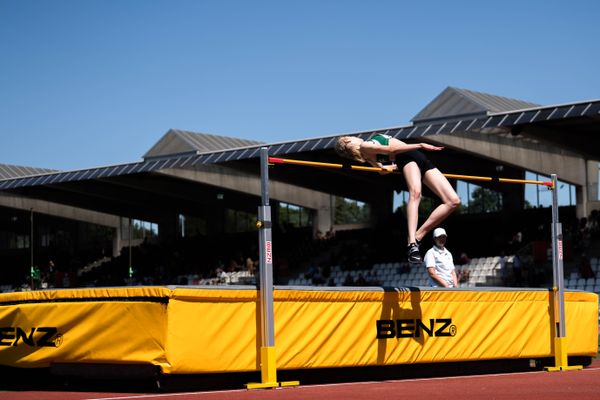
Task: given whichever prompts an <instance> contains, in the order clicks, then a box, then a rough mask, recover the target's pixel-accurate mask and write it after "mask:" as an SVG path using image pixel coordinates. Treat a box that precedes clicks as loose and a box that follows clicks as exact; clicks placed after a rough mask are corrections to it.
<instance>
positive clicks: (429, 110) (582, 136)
mask: <svg viewBox="0 0 600 400" xmlns="http://www.w3.org/2000/svg"><path fill="white" fill-rule="evenodd" d="M507 108H510V109H507ZM499 110H500V111H499ZM442 114H445V116H443V115H442ZM375 133H385V134H388V135H391V136H393V137H396V138H398V139H401V140H404V141H407V142H412V141H416V140H418V141H422V140H424V138H425V140H427V138H428V137H429V138H432V139H434V138H435V136H436V135H442V134H443V135H455V134H468V135H487V134H499V135H507V136H511V137H513V138H524V139H531V140H539V141H543V142H546V143H550V144H552V145H555V146H557V148H568V149H570V150H574V151H576V152H577V153H579V154H581V155H582V157H587V158H589V159H596V160H598V159H600V100H590V101H581V102H574V103H568V104H560V105H552V106H536V105H533V104H532V103H527V102H522V101H519V100H511V99H506V98H504V97H498V96H492V95H487V94H484V93H477V92H472V91H468V90H464V89H457V88H447V89H445V90H444V91H443V92H442V93H441V94H440V95H439V96H437V97H436V98H435V99H434V100H433V101H432V102H431V103H430V104H428V105H427V106H426V107H425V108H424V109H423V110H422V111H421V112H419V113H418V114H417V115H416V116H415V118H413V122H412V123H411V124H409V125H405V126H399V127H393V128H385V129H377V130H370V131H362V132H353V133H348V134H349V135H358V136H361V137H363V138H368V137H370V136H371V135H373V134H375ZM338 136H339V135H329V136H323V137H316V138H310V139H303V140H295V141H287V142H280V143H271V144H263V143H261V142H258V141H249V140H243V139H236V138H230V137H224V136H217V135H208V134H200V133H193V132H187V131H180V130H170V131H168V132H167V133H166V134H165V135H164V136H163V137H162V138H161V139H160V140H159V141H158V142H157V143H156V145H154V146H153V147H152V148H151V149H150V150H149V151H148V152H147V153H146V154H145V155H144V159H143V160H142V161H138V162H132V163H127V164H120V165H112V166H105V167H100V168H90V169H82V170H76V171H60V172H49V171H43V172H42V173H41V174H38V175H33V176H24V177H15V176H7V177H4V179H2V180H0V190H10V191H15V192H17V193H19V194H21V195H25V196H31V197H36V198H42V199H48V200H51V201H58V202H60V201H63V202H65V203H67V204H71V205H78V206H83V207H90V205H94V204H95V203H102V204H100V205H102V206H104V205H106V204H108V203H109V202H107V200H110V201H111V202H114V203H115V204H117V203H118V204H119V207H116V208H110V207H108V208H106V207H105V208H103V209H102V210H100V211H104V212H113V213H119V212H122V209H124V208H132V207H133V208H135V207H139V208H143V207H145V206H147V205H148V204H147V203H148V202H147V201H145V200H144V199H145V198H147V197H148V196H155V197H157V198H159V199H162V200H160V201H157V203H156V204H155V206H156V207H160V204H161V201H163V200H164V201H167V200H168V198H172V197H174V196H180V194H179V193H178V192H182V191H183V192H186V189H184V188H183V187H181V186H179V185H176V184H174V183H173V180H175V179H174V178H166V177H165V176H164V175H163V174H157V172H160V171H163V170H166V169H197V168H198V167H200V166H206V165H210V164H226V165H227V166H229V167H232V168H240V167H241V168H243V169H244V170H246V171H248V170H256V173H257V174H258V172H259V168H258V161H257V158H258V157H259V151H260V147H262V146H268V147H269V154H270V155H273V156H288V155H294V157H301V158H304V159H310V160H318V161H330V162H331V161H332V162H339V157H337V156H336V155H335V154H334V153H333V151H332V149H333V147H334V143H335V140H336V138H337V137H338ZM434 140H435V139H434ZM457 151H460V149H458V150H457ZM300 153H301V154H300ZM443 153H449V154H451V155H452V153H451V152H450V151H444V152H443ZM299 154H300V155H299ZM432 156H433V155H432ZM435 156H436V157H445V155H438V154H437V153H436V154H435ZM248 163H253V164H254V165H255V167H252V166H249V164H248ZM284 175H285V174H284V173H282V175H281V176H284ZM287 177H288V178H290V179H291V178H293V179H296V181H294V182H297V183H298V184H301V185H304V186H307V187H310V188H313V189H316V190H333V187H339V186H344V187H345V189H344V190H354V191H356V189H355V188H356V185H355V184H354V185H353V184H352V183H356V180H357V179H364V178H361V177H347V176H344V175H343V174H342V175H340V174H328V175H327V176H326V175H325V174H320V175H317V174H316V172H310V171H306V170H304V171H302V172H296V173H294V172H290V173H289V175H288V176H287ZM317 177H318V179H317ZM7 178H8V179H7ZM343 179H348V181H342V180H343ZM352 180H354V181H352ZM92 181H93V183H92ZM167 181H168V182H167ZM173 185H175V186H177V187H173ZM159 187H160V188H162V189H161V190H158V189H156V188H159ZM353 188H354V189H353ZM165 190H166V191H167V192H165ZM57 191H58V192H60V193H58V195H57V193H56V192H57ZM341 195H348V193H346V194H341ZM348 197H351V196H348ZM354 198H357V199H360V197H357V196H355V197H354ZM121 215H125V214H121Z"/></svg>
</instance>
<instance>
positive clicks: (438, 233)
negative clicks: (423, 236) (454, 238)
mask: <svg viewBox="0 0 600 400" xmlns="http://www.w3.org/2000/svg"><path fill="white" fill-rule="evenodd" d="M439 236H448V235H447V234H446V230H445V229H444V228H435V230H434V231H433V237H434V239H435V238H436V237H439Z"/></svg>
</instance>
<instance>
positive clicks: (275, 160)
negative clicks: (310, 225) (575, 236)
mask: <svg viewBox="0 0 600 400" xmlns="http://www.w3.org/2000/svg"><path fill="white" fill-rule="evenodd" d="M269 163H272V164H293V165H302V166H305V167H316V168H333V169H348V168H349V169H351V170H355V171H368V172H382V171H385V170H384V169H382V168H377V167H366V166H362V165H344V164H334V163H324V162H317V161H305V160H292V159H289V158H279V157H269ZM386 172H388V171H386ZM388 173H389V172H388ZM396 173H399V172H398V171H396ZM444 176H445V177H446V178H450V179H462V180H468V181H487V182H492V181H493V182H500V183H520V184H532V185H544V186H547V187H549V188H550V189H554V186H553V184H552V181H534V180H530V179H511V178H494V177H491V176H473V175H456V174H444Z"/></svg>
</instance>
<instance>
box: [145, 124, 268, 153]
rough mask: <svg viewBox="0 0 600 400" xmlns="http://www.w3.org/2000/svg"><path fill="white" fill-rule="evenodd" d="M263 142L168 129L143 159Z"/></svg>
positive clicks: (205, 151) (232, 147)
mask: <svg viewBox="0 0 600 400" xmlns="http://www.w3.org/2000/svg"><path fill="white" fill-rule="evenodd" d="M260 144H264V143H263V142H259V141H257V140H246V139H239V138H234V137H228V136H221V135H209V134H207V133H196V132H189V131H182V130H179V129H169V131H168V132H167V133H165V135H164V136H163V137H162V138H161V139H160V140H159V141H158V142H156V144H155V145H154V146H152V148H151V149H150V150H148V152H147V153H146V154H144V159H145V160H147V159H150V158H154V157H165V156H172V155H173V154H200V153H207V152H215V151H221V150H227V149H237V148H243V147H249V146H256V145H260Z"/></svg>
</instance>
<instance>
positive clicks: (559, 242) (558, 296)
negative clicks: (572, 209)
mask: <svg viewBox="0 0 600 400" xmlns="http://www.w3.org/2000/svg"><path fill="white" fill-rule="evenodd" d="M551 177H552V269H553V276H554V279H553V287H552V302H553V304H552V309H553V310H554V313H553V322H554V331H555V334H554V367H547V368H546V370H547V371H567V370H574V369H582V368H583V366H581V365H572V366H569V362H568V355H569V354H568V345H567V328H566V325H565V280H564V271H563V236H562V224H561V223H560V222H558V186H557V183H558V181H557V178H556V174H552V175H551Z"/></svg>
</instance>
